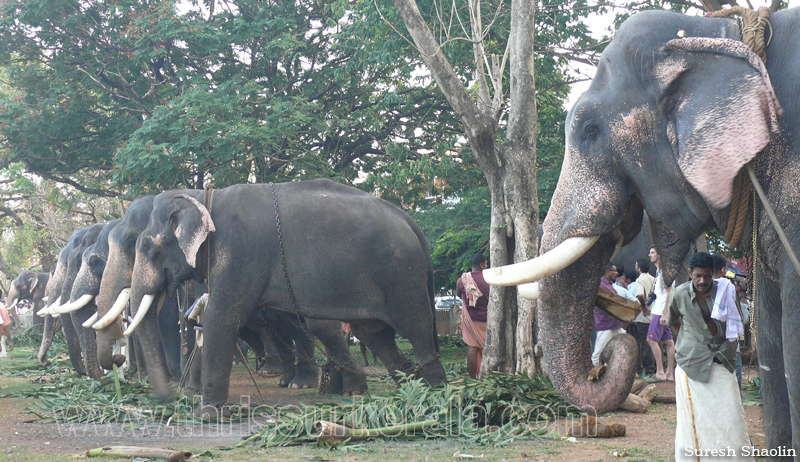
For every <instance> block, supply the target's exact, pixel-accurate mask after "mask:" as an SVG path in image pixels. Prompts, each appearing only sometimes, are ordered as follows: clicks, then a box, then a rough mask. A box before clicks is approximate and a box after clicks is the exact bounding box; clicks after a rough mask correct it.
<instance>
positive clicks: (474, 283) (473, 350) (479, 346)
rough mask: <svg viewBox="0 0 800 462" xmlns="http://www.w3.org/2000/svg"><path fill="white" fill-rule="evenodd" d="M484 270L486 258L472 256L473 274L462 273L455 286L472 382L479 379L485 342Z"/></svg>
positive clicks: (486, 298) (486, 302)
mask: <svg viewBox="0 0 800 462" xmlns="http://www.w3.org/2000/svg"><path fill="white" fill-rule="evenodd" d="M486 268H488V265H487V264H486V257H485V256H484V255H483V254H482V253H476V254H475V255H473V257H472V271H471V272H469V273H464V274H462V275H461V277H460V278H458V283H457V284H456V295H458V297H459V298H461V303H462V307H461V324H462V326H461V335H462V337H463V338H464V342H465V343H466V344H467V370H468V371H469V376H470V377H472V378H473V379H475V378H478V372H480V367H481V361H482V360H483V346H484V342H485V341H486V313H487V308H488V306H489V284H488V283H487V282H486V281H485V280H484V279H483V270H485V269H486Z"/></svg>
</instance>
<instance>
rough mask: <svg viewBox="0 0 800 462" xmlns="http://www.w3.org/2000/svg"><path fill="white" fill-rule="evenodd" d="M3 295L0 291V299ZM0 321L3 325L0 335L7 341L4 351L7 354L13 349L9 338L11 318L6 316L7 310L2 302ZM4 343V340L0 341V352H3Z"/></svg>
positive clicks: (12, 341) (12, 342)
mask: <svg viewBox="0 0 800 462" xmlns="http://www.w3.org/2000/svg"><path fill="white" fill-rule="evenodd" d="M3 295H4V294H3V291H2V290H0V299H2V298H3ZM0 319H2V320H3V324H2V326H0V335H2V338H3V339H6V340H8V350H7V351H6V353H8V352H10V351H11V350H13V349H14V340H13V339H12V338H11V317H10V316H9V315H8V310H7V309H6V305H5V304H4V303H3V302H0ZM5 343H6V342H5V341H4V340H2V339H0V351H3V350H5Z"/></svg>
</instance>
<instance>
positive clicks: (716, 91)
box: [486, 11, 780, 412]
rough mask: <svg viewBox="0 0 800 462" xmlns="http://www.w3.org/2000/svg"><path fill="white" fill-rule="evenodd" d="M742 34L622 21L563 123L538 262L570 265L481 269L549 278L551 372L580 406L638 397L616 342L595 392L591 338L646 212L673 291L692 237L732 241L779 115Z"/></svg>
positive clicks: (713, 22) (681, 23)
mask: <svg viewBox="0 0 800 462" xmlns="http://www.w3.org/2000/svg"><path fill="white" fill-rule="evenodd" d="M679 31H683V32H682V34H681V35H685V36H686V37H688V38H683V39H681V38H679V36H678V32H679ZM738 33H739V32H738V27H737V25H736V22H735V21H733V20H728V19H707V18H690V17H686V16H683V15H676V14H672V13H668V12H663V11H658V12H656V11H653V12H642V13H639V14H636V15H634V16H633V17H632V18H631V19H629V20H628V21H626V22H625V23H624V24H623V26H622V27H621V28H620V30H619V31H618V33H617V34H616V36H615V38H614V40H613V41H612V42H611V43H610V44H609V46H608V48H607V49H606V50H605V51H604V53H603V55H602V57H601V59H600V64H599V66H598V68H597V73H596V76H595V78H594V80H593V81H592V83H591V86H590V87H589V89H588V90H587V91H586V92H585V93H584V94H583V95H582V96H581V97H580V98H579V100H578V101H577V102H576V103H575V105H574V106H573V108H572V109H571V110H570V111H569V114H568V116H567V123H566V150H565V154H564V162H563V166H562V170H561V176H560V178H559V181H558V184H557V186H556V190H555V193H554V196H553V200H552V204H551V206H550V210H549V212H548V214H547V218H546V219H545V221H544V237H543V239H542V245H541V254H542V256H540V257H539V259H540V260H538V262H541V261H543V260H553V258H550V257H551V256H553V255H554V254H550V255H549V256H548V254H547V253H548V252H550V251H553V249H557V250H555V251H554V253H559V254H561V252H562V251H563V250H564V249H567V250H569V251H567V252H566V253H568V254H571V255H568V256H567V258H568V259H567V260H566V261H563V262H560V263H559V262H556V264H555V266H554V267H551V268H549V269H547V270H544V271H543V272H540V274H528V273H527V270H526V269H525V268H526V267H527V268H530V267H533V268H536V267H539V266H540V265H539V263H538V262H537V261H536V260H534V261H531V262H527V263H523V264H520V265H519V266H517V265H515V266H514V267H505V268H502V269H499V270H495V271H493V272H492V271H490V270H487V273H486V275H487V281H489V282H490V283H494V284H501V285H511V284H519V283H522V282H531V281H532V280H534V279H536V278H542V277H543V279H542V280H541V282H540V283H539V304H538V310H539V323H540V324H539V325H540V328H541V335H540V338H541V339H542V342H543V353H544V359H545V366H546V368H547V371H548V373H549V374H550V377H551V379H552V381H553V384H554V386H555V387H556V389H557V390H558V391H559V392H560V393H561V394H562V395H563V396H564V397H565V398H566V399H568V400H569V401H570V402H571V403H573V404H575V405H577V406H579V407H582V408H585V409H590V408H593V409H595V410H597V412H606V411H609V410H613V409H616V408H617V406H618V405H619V403H621V402H622V401H623V400H624V399H625V398H626V397H627V395H628V393H629V391H630V387H631V383H632V381H633V376H634V372H635V368H636V360H637V353H636V343H635V341H634V340H633V339H632V337H630V336H628V335H619V336H617V337H615V338H614V340H613V341H612V342H611V343H609V345H608V346H607V347H606V348H605V350H604V351H603V354H602V357H601V358H602V360H603V361H604V362H605V363H607V369H606V372H605V374H604V375H603V376H602V377H600V379H599V380H596V381H590V380H589V379H588V376H589V371H590V369H591V368H592V363H591V359H590V353H591V352H590V332H591V319H592V309H593V306H594V305H595V303H594V300H595V298H596V296H597V293H598V285H599V278H600V277H601V274H602V271H603V268H604V266H605V265H606V264H607V263H608V262H609V261H610V259H611V258H612V254H613V253H614V251H615V249H616V248H617V247H618V246H619V245H620V244H622V243H625V242H628V241H630V240H631V239H633V237H634V236H635V235H636V233H638V230H639V226H640V224H641V220H642V211H643V209H646V211H647V214H648V215H649V224H650V227H651V229H652V234H653V236H652V237H653V241H654V243H655V246H656V248H657V250H658V253H659V254H660V255H661V260H662V271H663V277H664V280H665V282H666V284H671V283H672V281H673V280H674V279H675V277H676V275H677V274H678V272H679V271H681V270H682V268H681V264H682V261H683V259H684V257H685V255H686V254H687V252H688V250H689V248H690V245H691V243H692V242H693V241H694V240H695V239H696V237H697V236H699V235H700V234H701V233H703V232H704V231H706V230H708V229H709V228H712V227H717V228H719V229H721V230H723V231H724V229H725V226H726V219H727V215H728V211H729V204H730V202H731V196H732V183H733V180H734V177H735V176H736V175H737V174H738V173H739V171H740V170H741V169H742V168H743V166H744V165H745V164H746V163H747V162H749V161H751V160H753V159H754V158H755V157H756V155H757V154H758V153H759V152H760V151H761V150H762V149H764V148H765V146H767V144H768V143H769V142H770V140H771V139H772V137H773V135H774V134H775V133H776V131H777V130H778V125H777V118H778V114H779V113H780V108H779V106H778V104H777V100H776V97H775V93H774V91H773V88H772V85H771V83H770V80H769V77H768V76H767V73H766V71H765V68H764V65H763V64H762V63H761V61H760V60H759V59H758V58H757V57H756V56H755V55H754V54H753V53H752V52H751V51H750V50H749V49H748V48H747V46H745V45H744V44H742V43H741V42H738V41H736V40H732V39H729V38H726V37H738ZM573 245H577V247H579V248H578V250H576V251H575V252H571V250H575V247H574V246H573ZM559 258H560V257H559ZM559 258H554V259H555V260H558V259H559ZM520 269H522V271H523V272H524V273H525V274H520V273H518V272H517V270H520ZM542 273H543V274H542Z"/></svg>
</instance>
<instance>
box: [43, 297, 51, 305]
mask: <svg viewBox="0 0 800 462" xmlns="http://www.w3.org/2000/svg"><path fill="white" fill-rule="evenodd" d="M42 301H43V302H45V303H47V302H49V301H50V297H48V296H44V297H42Z"/></svg>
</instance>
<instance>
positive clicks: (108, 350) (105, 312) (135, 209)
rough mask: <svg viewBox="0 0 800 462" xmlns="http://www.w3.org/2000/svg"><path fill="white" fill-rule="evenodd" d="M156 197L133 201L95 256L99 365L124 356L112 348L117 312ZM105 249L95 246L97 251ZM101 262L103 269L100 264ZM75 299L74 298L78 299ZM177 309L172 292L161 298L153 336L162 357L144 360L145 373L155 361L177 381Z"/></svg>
mask: <svg viewBox="0 0 800 462" xmlns="http://www.w3.org/2000/svg"><path fill="white" fill-rule="evenodd" d="M154 197H155V196H144V197H140V198H138V199H136V200H134V201H133V203H132V204H131V205H130V207H128V210H127V211H126V212H125V215H124V216H123V217H122V218H121V219H120V221H119V223H117V225H116V226H114V228H113V229H111V230H110V231H109V233H108V238H107V240H106V245H107V247H108V250H107V251H106V252H107V253H106V257H105V259H100V258H99V255H98V259H97V260H96V263H97V264H98V268H97V270H96V271H98V272H99V271H102V277H101V278H100V285H99V287H98V289H97V295H96V296H95V298H94V300H95V304H96V309H97V321H96V322H95V323H94V324H93V325H92V327H93V328H94V330H95V331H96V332H95V335H96V337H95V341H96V346H97V361H98V364H99V365H100V367H102V368H104V369H111V368H113V365H114V364H116V365H117V366H122V364H124V362H125V360H126V357H125V356H123V355H119V354H118V355H114V354H113V349H114V344H115V343H116V340H117V338H119V337H121V324H120V315H121V314H122V311H123V310H124V309H125V307H126V306H127V302H128V300H127V293H128V288H129V287H130V283H131V275H132V271H133V259H134V257H135V254H134V252H133V250H134V249H133V246H134V244H135V243H136V239H137V238H138V237H139V234H140V233H141V232H142V230H143V229H144V227H145V225H146V224H147V219H148V218H149V216H150V212H151V211H152V208H153V198H154ZM100 250H104V249H98V251H100ZM101 261H102V262H103V265H102V266H103V268H102V270H101V269H100V268H99V263H100V262H101ZM78 292H80V294H78V293H76V294H75V296H76V297H77V298H80V296H83V295H86V294H87V293H88V294H91V292H92V291H90V290H88V287H87V289H80V288H79V289H78ZM77 298H76V299H77ZM178 323H179V308H178V296H177V293H176V292H175V291H173V292H172V293H171V294H169V296H165V297H164V299H163V300H161V309H160V310H159V312H158V330H157V331H156V335H159V336H160V338H161V342H160V345H161V346H162V348H161V351H160V352H159V355H160V356H161V358H162V360H161V361H160V362H158V363H152V364H151V363H147V362H146V363H145V367H146V368H147V369H148V373H152V372H153V370H152V369H153V367H156V364H158V365H159V367H163V370H161V371H159V373H160V374H161V375H163V376H166V377H169V378H170V379H171V380H174V381H177V380H179V379H180V377H181V364H180V361H181V359H180V355H181V338H180V331H179V329H178Z"/></svg>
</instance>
